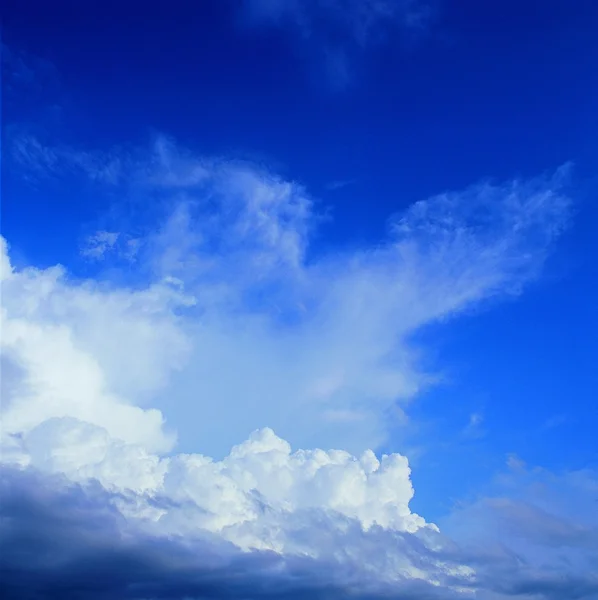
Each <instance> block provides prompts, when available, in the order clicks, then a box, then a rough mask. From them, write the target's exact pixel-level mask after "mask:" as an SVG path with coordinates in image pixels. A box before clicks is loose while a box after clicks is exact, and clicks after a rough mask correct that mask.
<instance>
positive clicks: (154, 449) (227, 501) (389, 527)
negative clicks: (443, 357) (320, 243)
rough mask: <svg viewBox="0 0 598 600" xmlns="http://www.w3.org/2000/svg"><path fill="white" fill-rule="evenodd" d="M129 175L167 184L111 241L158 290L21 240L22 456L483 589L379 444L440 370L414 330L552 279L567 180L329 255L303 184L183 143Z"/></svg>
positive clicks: (15, 347) (172, 518)
mask: <svg viewBox="0 0 598 600" xmlns="http://www.w3.org/2000/svg"><path fill="white" fill-rule="evenodd" d="M72 155H73V153H72V152H69V153H63V154H62V155H61V156H62V160H63V161H67V163H68V160H70V159H69V158H68V157H69V156H72ZM65 157H66V158H65ZM110 160H112V159H110ZM93 162H94V164H99V167H100V169H101V167H102V159H101V158H98V157H95V156H94V157H93ZM78 165H79V162H78V161H75V163H73V165H71V168H78ZM67 167H68V165H66V166H65V165H64V164H61V168H63V169H64V168H67ZM127 173H128V175H127V178H126V180H124V181H123V182H122V188H121V191H123V195H121V196H120V197H121V198H123V201H124V198H125V197H126V194H127V193H137V194H140V193H143V194H145V195H146V197H148V198H158V199H159V202H160V211H158V212H160V213H161V216H162V217H163V218H161V219H159V220H158V222H156V221H155V220H152V219H148V218H145V220H142V221H141V225H140V224H139V223H131V222H129V223H127V222H124V221H123V222H119V223H115V227H114V228H111V229H113V230H114V231H120V232H122V233H121V234H120V235H119V236H118V238H114V243H111V244H109V245H110V247H111V248H113V249H114V251H115V252H119V251H123V252H125V253H126V252H127V248H128V243H129V242H130V241H131V240H135V242H136V252H137V254H136V257H137V261H138V264H139V269H140V274H141V275H143V276H145V277H147V278H148V280H147V281H146V283H145V284H143V285H142V284H140V282H139V279H137V280H136V281H135V285H131V286H130V287H127V286H124V285H122V284H120V285H118V286H117V285H116V284H111V283H110V282H106V281H104V282H98V281H93V280H91V281H79V280H76V279H74V278H72V277H70V276H69V274H68V272H67V271H66V270H65V269H64V268H62V267H53V268H49V269H45V270H41V269H36V268H34V267H30V268H25V269H13V268H12V267H11V266H10V261H9V255H8V249H7V246H6V244H5V242H4V240H3V241H2V255H1V265H2V340H1V342H2V361H3V364H2V367H3V373H4V372H7V373H9V380H8V383H4V382H3V399H2V400H3V403H2V446H3V448H2V460H3V461H5V462H17V463H20V464H22V465H26V464H29V465H31V466H33V467H36V468H38V469H41V470H43V471H50V472H58V473H65V474H66V475H67V476H68V477H70V478H71V479H74V480H77V481H87V480H88V479H89V478H96V479H98V480H99V481H100V482H101V483H102V484H103V485H104V486H106V487H107V488H109V489H110V490H112V491H113V492H114V493H116V494H117V496H116V498H117V500H116V502H117V504H118V507H119V510H121V511H122V513H123V514H124V515H125V516H126V518H127V519H129V520H131V521H132V522H135V523H138V524H139V526H140V527H142V528H144V531H148V532H150V533H152V534H155V535H159V536H163V535H180V536H183V538H185V537H187V536H193V535H194V532H197V531H202V532H204V533H211V534H213V535H216V536H217V537H218V539H224V540H227V541H229V542H232V543H233V544H235V545H236V546H237V547H238V548H241V549H243V550H250V549H261V550H267V549H270V550H274V551H276V552H279V553H282V554H283V555H284V556H295V557H297V556H307V557H311V558H313V559H317V560H319V561H324V562H331V563H333V564H337V565H345V566H346V568H347V569H349V570H351V569H356V570H357V572H359V573H360V574H361V575H360V576H361V577H362V581H364V580H365V579H363V577H366V576H368V577H373V578H374V580H375V581H376V582H378V583H377V585H378V584H381V583H383V582H387V583H389V584H390V583H394V584H396V583H397V582H403V583H404V582H405V581H406V580H422V581H427V582H429V583H431V584H432V585H436V584H438V585H442V586H444V587H445V588H446V589H455V590H456V589H458V588H459V589H461V588H463V587H467V586H470V585H471V582H472V577H473V573H474V571H473V570H472V568H471V567H469V566H467V565H465V564H464V563H463V561H461V559H458V560H457V559H456V558H455V556H454V553H453V554H451V552H452V550H451V549H450V548H451V544H450V543H449V542H448V541H447V540H446V539H445V538H443V537H442V536H441V535H440V534H439V533H438V531H437V529H436V528H435V526H433V525H430V524H426V522H425V521H424V519H423V518H422V517H420V516H418V515H416V514H414V513H412V512H411V510H410V508H409V502H410V500H411V498H412V495H413V488H412V485H411V481H410V470H409V466H408V462H407V459H406V458H405V457H403V456H400V455H398V454H393V455H390V456H386V457H381V458H378V457H376V456H375V454H374V453H373V452H372V451H371V450H368V448H372V447H373V448H376V447H377V446H378V444H380V442H381V441H383V440H384V439H385V436H386V433H387V427H388V426H389V424H392V418H393V417H392V414H393V411H395V410H396V411H397V414H396V419H399V418H400V414H401V410H402V409H401V408H400V407H401V405H403V406H404V405H405V403H406V402H407V401H408V400H410V399H411V398H412V397H413V396H414V395H416V393H417V392H418V390H419V389H421V387H422V386H425V385H427V384H428V383H429V381H430V375H428V374H425V373H421V372H420V371H419V370H418V369H417V364H416V360H415V358H414V357H415V353H414V350H413V348H412V347H411V345H410V343H409V338H410V336H411V335H412V334H413V333H414V332H415V331H417V330H418V328H420V327H422V326H425V325H426V324H429V323H433V322H436V321H438V320H442V319H446V318H449V317H451V316H454V315H457V314H459V313H460V312H462V311H464V310H466V309H467V308H469V307H472V306H475V305H477V304H478V303H479V302H481V301H483V300H484V299H487V298H489V297H492V296H495V295H499V294H504V293H517V292H518V291H519V290H520V289H521V287H522V285H523V284H525V283H526V282H527V281H528V280H529V279H531V278H533V277H534V276H535V275H536V274H537V272H538V269H539V268H540V266H541V264H542V262H543V259H544V256H545V254H546V252H547V250H548V249H549V247H550V244H551V243H552V241H553V240H554V238H555V237H556V236H557V235H558V234H559V233H560V231H561V229H562V228H563V227H564V225H565V223H566V221H567V215H568V205H569V201H568V199H567V198H566V197H565V196H564V195H563V193H562V192H561V190H560V186H561V184H562V180H563V177H564V175H565V173H564V172H562V171H559V172H558V173H557V174H555V175H554V176H553V177H545V178H540V179H538V180H534V181H527V182H510V183H508V184H504V185H494V186H492V185H489V184H484V185H480V186H475V187H472V188H471V189H469V190H466V191H464V192H461V193H452V194H443V195H440V196H438V197H435V198H431V199H428V200H426V201H423V202H420V203H417V204H415V205H414V206H413V207H411V208H410V209H409V210H408V211H407V212H406V213H405V214H403V215H402V216H399V217H397V218H395V219H394V220H393V226H392V230H393V231H392V235H391V237H390V238H389V239H388V240H385V241H384V242H383V243H381V244H380V245H378V246H377V247H374V248H366V249H363V250H361V251H359V252H356V253H350V254H349V253H337V254H333V255H327V256H317V255H314V254H313V253H312V252H311V251H310V246H309V240H310V234H311V232H312V230H313V228H314V226H315V225H316V224H317V221H318V219H317V215H316V214H315V212H314V206H315V204H314V201H313V200H312V199H311V198H310V197H309V195H308V194H307V192H306V190H305V189H304V188H303V187H302V186H300V185H298V184H297V183H295V182H290V181H284V180H283V179H281V178H280V177H277V176H275V175H272V174H270V173H267V172H264V171H263V170H261V169H257V168H255V167H253V166H251V165H248V164H244V163H236V162H231V161H223V160H214V159H205V158H193V156H192V155H191V154H190V153H189V152H186V151H183V150H180V149H177V148H176V146H175V145H174V144H172V143H166V142H164V141H163V140H158V143H157V144H156V146H155V147H154V148H153V149H152V151H151V152H150V153H149V154H148V155H147V156H145V157H144V156H143V153H141V152H140V153H138V158H137V159H136V160H135V161H132V160H129V163H128V166H127ZM90 176H91V175H90ZM104 183H105V184H107V185H111V186H114V185H116V183H115V182H114V181H105V182H104ZM133 225H136V226H137V227H136V229H137V230H140V229H141V230H143V233H142V234H141V235H139V236H136V237H135V236H132V234H131V233H130V231H128V230H127V228H128V227H131V228H132V226H133ZM121 241H124V242H125V243H124V244H120V243H121ZM121 246H122V247H121ZM165 418H166V419H165ZM175 429H176V433H178V434H179V440H180V442H181V446H182V448H183V451H182V452H180V450H181V446H179V448H178V449H177V451H178V453H174V452H173V450H174V444H175ZM273 430H274V431H276V432H277V434H278V435H281V436H282V438H285V439H288V440H289V442H290V444H292V446H293V447H294V448H297V447H299V448H314V447H315V448H323V449H322V450H296V451H293V450H292V449H291V445H290V444H289V442H287V441H285V440H284V439H282V438H280V437H277V435H275V434H274V432H273ZM252 431H254V433H251V432H252ZM248 435H249V439H247V441H246V442H244V443H242V444H240V445H235V444H238V442H239V441H240V440H243V439H246V438H247V436H248ZM231 447H232V450H230V448H231ZM335 447H336V448H343V450H331V449H330V448H335ZM210 455H212V456H215V458H209V456H210ZM119 499H120V500H119ZM381 547H383V548H385V551H384V552H380V548H381Z"/></svg>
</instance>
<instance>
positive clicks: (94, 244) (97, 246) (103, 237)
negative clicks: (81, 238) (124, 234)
mask: <svg viewBox="0 0 598 600" xmlns="http://www.w3.org/2000/svg"><path fill="white" fill-rule="evenodd" d="M118 237H119V233H118V232H115V231H96V233H94V234H93V235H90V236H89V237H88V238H87V239H86V240H85V244H84V245H83V247H82V248H81V255H82V256H85V257H86V258H89V259H92V260H101V259H102V258H104V255H105V254H106V252H109V251H110V250H112V249H113V248H114V246H115V244H116V242H117V241H118Z"/></svg>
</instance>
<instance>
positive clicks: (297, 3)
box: [240, 0, 434, 89]
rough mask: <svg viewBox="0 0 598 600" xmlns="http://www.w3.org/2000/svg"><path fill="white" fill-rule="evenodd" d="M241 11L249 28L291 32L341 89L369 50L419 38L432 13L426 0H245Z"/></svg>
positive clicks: (302, 51)
mask: <svg viewBox="0 0 598 600" xmlns="http://www.w3.org/2000/svg"><path fill="white" fill-rule="evenodd" d="M240 7H241V8H240V13H241V15H242V18H243V20H244V21H245V22H246V23H247V24H249V25H251V26H253V27H256V28H278V29H281V30H282V31H285V32H289V33H290V34H291V35H292V36H293V37H294V38H295V39H294V41H295V42H296V44H295V45H296V47H297V49H298V52H299V54H300V55H301V56H303V57H304V58H308V59H311V60H313V62H314V63H315V64H317V65H318V66H319V68H321V67H322V65H323V66H324V69H325V75H326V76H327V77H328V80H329V82H330V83H332V84H333V86H334V87H337V88H341V89H342V88H344V87H346V86H347V85H348V84H349V83H351V81H352V80H353V78H354V74H355V68H356V64H357V63H358V62H359V59H360V57H361V56H362V55H363V54H364V52H366V51H367V49H368V48H371V47H375V46H377V45H379V44H381V43H384V42H385V41H387V40H388V39H389V38H395V39H396V37H397V35H398V36H400V37H402V38H406V37H407V36H410V37H413V36H415V35H421V34H422V33H423V32H425V31H427V30H428V28H429V26H430V23H431V21H432V17H433V15H434V8H433V5H432V3H431V2H428V1H425V0H244V1H243V2H241V3H240ZM314 57H315V58H314Z"/></svg>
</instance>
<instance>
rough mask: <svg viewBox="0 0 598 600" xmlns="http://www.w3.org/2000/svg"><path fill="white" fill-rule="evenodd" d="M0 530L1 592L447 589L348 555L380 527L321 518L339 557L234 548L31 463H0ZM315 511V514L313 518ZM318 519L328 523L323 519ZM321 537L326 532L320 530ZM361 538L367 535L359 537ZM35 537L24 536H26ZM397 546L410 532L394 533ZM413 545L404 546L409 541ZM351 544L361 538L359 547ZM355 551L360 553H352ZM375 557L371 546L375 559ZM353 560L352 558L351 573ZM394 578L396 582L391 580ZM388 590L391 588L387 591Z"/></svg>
mask: <svg viewBox="0 0 598 600" xmlns="http://www.w3.org/2000/svg"><path fill="white" fill-rule="evenodd" d="M0 493H1V496H2V500H3V502H2V516H3V519H2V521H1V522H0V532H1V533H2V539H3V542H4V543H5V544H6V545H7V547H10V548H11V552H3V553H2V554H1V555H0V572H1V573H2V577H1V578H0V590H2V597H3V598H7V599H12V598H25V597H36V596H41V595H43V597H45V598H65V599H70V598H98V599H100V598H115V597H118V598H136V599H141V598H150V597H151V598H171V599H172V598H199V597H201V598H214V599H216V598H229V599H235V598H239V599H240V598H255V599H258V598H282V597H284V598H300V597H305V596H306V595H307V596H309V597H313V598H321V599H330V600H333V599H335V598H345V597H347V595H350V596H351V597H353V598H356V599H364V600H365V599H366V598H369V599H373V598H389V597H394V598H396V597H401V598H421V599H426V598H439V597H442V598H451V597H456V596H457V594H456V593H452V594H451V593H450V591H449V590H447V589H442V590H440V588H438V586H434V585H433V584H430V583H429V582H426V581H423V580H421V579H416V580H410V579H409V577H406V576H405V575H402V574H400V573H399V572H396V573H395V576H394V585H393V586H392V587H391V586H390V585H389V584H388V582H384V581H383V580H380V579H379V577H378V576H377V575H376V574H375V573H368V572H367V569H364V568H361V567H359V566H358V564H357V563H356V559H357V558H358V556H355V557H351V555H350V553H349V552H350V551H355V550H359V551H360V552H363V551H364V550H370V552H371V550H374V553H373V555H372V554H370V556H371V558H372V559H373V560H374V561H375V560H376V554H377V553H376V552H375V548H376V544H379V543H380V542H381V541H384V537H385V536H388V535H389V534H388V533H386V534H385V533H384V532H382V531H377V532H375V533H373V534H364V533H363V532H360V531H359V530H358V529H356V528H355V527H352V526H351V524H350V523H347V522H343V523H342V525H343V526H344V527H343V529H344V531H342V530H341V531H339V532H338V533H337V534H336V536H340V538H339V539H333V538H334V536H335V534H333V532H332V531H331V529H330V524H329V520H328V519H324V516H323V515H321V516H320V517H319V518H318V515H305V517H304V519H314V520H316V521H318V520H320V522H321V523H322V525H323V526H324V528H323V529H322V530H321V533H320V540H321V541H324V542H333V543H334V544H335V546H336V548H337V549H338V548H341V546H340V545H339V541H342V540H347V541H348V542H349V543H350V544H351V545H350V546H349V547H348V548H346V549H345V560H344V561H340V560H338V558H337V557H335V556H332V555H330V556H329V557H327V558H325V559H321V560H315V559H314V558H312V557H311V556H309V555H306V554H297V555H290V556H285V555H281V554H279V553H274V552H267V551H259V550H255V551H252V552H241V551H239V549H238V548H236V547H235V546H233V545H232V544H229V543H227V542H225V541H223V540H221V539H218V538H215V537H214V536H211V535H209V534H208V533H206V532H202V531H201V530H197V529H196V530H195V532H193V533H189V535H188V536H187V537H186V538H184V539H183V538H180V537H166V536H160V535H156V534H153V533H152V532H151V531H147V530H144V529H143V527H141V526H140V524H139V523H137V522H134V521H128V520H125V519H123V517H122V515H121V513H120V511H119V510H118V509H117V508H115V504H117V503H119V502H120V503H121V504H122V503H123V502H127V501H130V499H123V497H122V496H118V495H115V494H112V493H110V492H107V491H106V490H104V489H102V488H101V487H99V486H97V485H93V484H88V485H85V486H80V485H79V486H75V485H72V484H69V483H68V482H65V481H64V480H61V479H60V478H51V477H48V476H42V475H41V474H39V473H37V472H35V471H15V470H12V469H8V468H3V470H2V474H1V477H0ZM322 519H324V520H322ZM327 522H328V524H326V523H327ZM327 538H330V539H327ZM368 538H370V539H368ZM33 540H35V542H34V543H32V541H33ZM394 541H395V542H396V545H397V547H400V548H401V551H405V550H407V551H409V550H410V549H411V552H416V551H417V542H415V541H413V542H410V541H409V539H408V538H404V537H402V536H400V535H397V536H396V538H395V539H394ZM412 545H413V547H412V548H410V547H411V546H412ZM360 546H361V548H360ZM360 556H361V557H363V556H364V555H360ZM391 558H392V557H387V558H385V559H384V558H383V557H382V556H381V555H380V554H379V553H378V560H379V561H380V560H382V561H384V560H390V559H391ZM353 567H357V568H358V572H357V573H356V572H355V571H354V570H352V568H353ZM397 584H398V587H397ZM397 592H398V594H399V596H397Z"/></svg>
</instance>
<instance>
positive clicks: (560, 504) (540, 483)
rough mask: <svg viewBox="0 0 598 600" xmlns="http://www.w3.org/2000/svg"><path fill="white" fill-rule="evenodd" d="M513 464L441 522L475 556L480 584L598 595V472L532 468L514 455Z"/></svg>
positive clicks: (507, 590) (512, 591) (511, 590)
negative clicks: (553, 470) (597, 509)
mask: <svg viewBox="0 0 598 600" xmlns="http://www.w3.org/2000/svg"><path fill="white" fill-rule="evenodd" d="M509 467H510V471H509V472H507V473H503V474H501V475H500V476H498V477H496V478H495V481H494V483H493V484H492V485H491V486H490V487H489V488H488V489H486V490H485V491H484V492H483V493H482V494H480V496H479V497H478V498H476V499H474V500H472V501H471V502H469V503H466V504H464V505H462V506H461V507H459V508H457V509H456V510H455V511H454V512H453V513H452V514H451V515H450V517H448V518H447V519H444V520H442V521H441V527H442V530H443V532H444V533H445V534H447V535H450V536H451V537H452V538H453V539H454V540H456V541H457V542H458V543H459V544H460V546H461V548H462V551H463V552H464V553H468V554H469V555H470V556H472V557H475V559H476V560H475V562H472V563H470V564H472V566H475V568H476V572H477V575H478V581H479V583H480V585H482V586H484V587H488V588H492V589H494V590H496V592H497V593H500V594H504V595H513V596H523V597H526V595H529V596H532V597H539V598H554V599H560V598H592V599H593V598H597V597H598V577H597V576H596V573H597V572H598V571H597V570H596V567H597V566H598V518H597V516H596V515H597V513H596V497H597V492H598V474H597V473H596V472H595V471H593V470H590V469H587V470H580V471H570V472H564V473H552V472H550V471H547V470H545V469H541V468H533V469H529V468H527V467H526V466H525V465H524V463H522V462H521V461H520V460H516V459H514V458H513V457H510V458H509ZM534 595H535V596H534Z"/></svg>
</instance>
